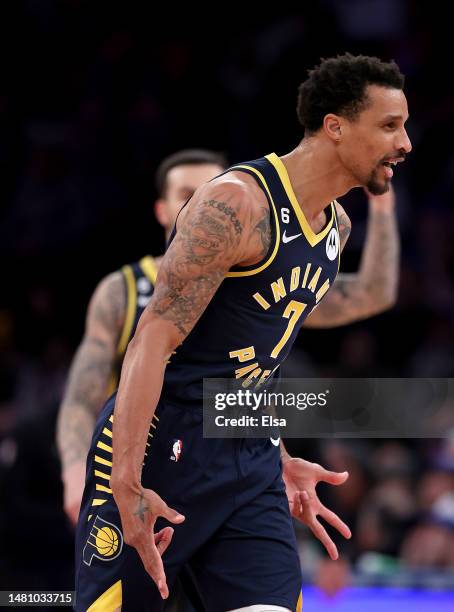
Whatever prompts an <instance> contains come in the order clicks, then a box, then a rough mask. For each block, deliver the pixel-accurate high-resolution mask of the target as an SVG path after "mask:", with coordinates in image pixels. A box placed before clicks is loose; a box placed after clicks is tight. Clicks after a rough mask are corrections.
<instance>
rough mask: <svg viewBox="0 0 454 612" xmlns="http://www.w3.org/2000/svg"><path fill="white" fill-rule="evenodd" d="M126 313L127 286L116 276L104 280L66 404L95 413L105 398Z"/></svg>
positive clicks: (89, 315)
mask: <svg viewBox="0 0 454 612" xmlns="http://www.w3.org/2000/svg"><path fill="white" fill-rule="evenodd" d="M125 311H126V289H125V283H124V280H123V277H122V275H121V274H120V273H115V274H112V275H110V276H108V277H106V278H105V279H104V280H103V281H101V283H100V284H99V285H98V287H97V288H96V290H95V292H94V294H93V297H92V298H91V300H90V305H89V308H88V312H87V318H86V326H85V332H84V336H83V338H82V341H81V343H80V345H79V347H78V349H77V351H76V354H75V356H74V359H73V361H72V364H71V368H70V372H69V380H68V384H67V388H66V392H65V397H64V403H65V404H77V405H82V406H84V407H86V408H87V409H89V410H90V411H95V410H97V408H98V407H99V405H100V404H101V403H102V401H103V400H104V399H105V395H106V389H107V386H108V383H109V378H110V375H111V373H112V369H113V366H114V362H115V357H116V350H117V344H118V339H119V335H120V333H121V328H122V324H123V321H124V316H125Z"/></svg>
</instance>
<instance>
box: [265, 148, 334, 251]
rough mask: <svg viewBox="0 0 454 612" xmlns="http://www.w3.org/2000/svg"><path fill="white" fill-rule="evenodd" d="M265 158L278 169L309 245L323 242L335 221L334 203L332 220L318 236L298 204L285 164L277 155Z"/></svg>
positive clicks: (272, 154)
mask: <svg viewBox="0 0 454 612" xmlns="http://www.w3.org/2000/svg"><path fill="white" fill-rule="evenodd" d="M265 157H266V159H267V160H268V161H269V162H270V163H271V164H273V166H274V167H275V168H276V171H277V173H278V175H279V178H280V179H281V181H282V185H283V186H284V189H285V192H286V194H287V197H288V199H289V200H290V203H291V205H292V207H293V210H294V211H295V214H296V216H297V219H298V221H299V223H300V226H301V229H302V230H303V234H304V235H305V236H306V239H307V241H308V242H309V244H310V245H311V246H315V245H316V244H318V243H319V242H320V240H323V238H325V236H326V235H327V234H328V232H329V230H330V229H331V227H332V225H333V221H334V217H335V215H334V210H333V203H332V202H331V219H330V221H329V223H328V225H327V226H326V227H325V229H323V230H322V231H321V232H320V233H319V234H316V233H315V232H314V230H313V229H312V228H311V226H310V225H309V223H308V221H307V219H306V217H305V216H304V213H303V210H302V208H301V206H300V205H299V204H298V200H297V199H296V195H295V192H294V191H293V187H292V184H291V182H290V177H289V175H288V172H287V168H286V167H285V166H284V163H283V162H282V160H281V159H280V158H279V157H278V156H277V155H276V153H270V154H269V155H265Z"/></svg>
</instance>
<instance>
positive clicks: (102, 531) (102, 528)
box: [83, 516, 123, 565]
mask: <svg viewBox="0 0 454 612" xmlns="http://www.w3.org/2000/svg"><path fill="white" fill-rule="evenodd" d="M122 548H123V535H122V533H121V531H120V530H119V529H118V527H117V526H116V525H113V524H112V523H108V522H107V521H105V520H104V519H102V518H100V517H99V516H96V518H95V520H94V522H93V525H92V527H91V530H90V535H89V536H88V540H87V543H86V544H85V547H84V552H83V559H84V563H85V564H86V565H91V562H92V561H93V557H96V558H97V559H100V560H101V561H113V559H116V558H117V557H118V555H119V554H120V553H121V550H122Z"/></svg>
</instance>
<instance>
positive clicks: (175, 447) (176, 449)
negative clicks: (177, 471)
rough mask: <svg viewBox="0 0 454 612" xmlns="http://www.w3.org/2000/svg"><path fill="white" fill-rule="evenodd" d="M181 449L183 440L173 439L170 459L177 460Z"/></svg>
mask: <svg viewBox="0 0 454 612" xmlns="http://www.w3.org/2000/svg"><path fill="white" fill-rule="evenodd" d="M182 450H183V442H182V441H181V440H177V439H175V440H174V441H173V444H172V455H170V459H171V460H172V461H178V460H179V459H180V456H181V451H182Z"/></svg>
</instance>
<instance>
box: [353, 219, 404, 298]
mask: <svg viewBox="0 0 454 612" xmlns="http://www.w3.org/2000/svg"><path fill="white" fill-rule="evenodd" d="M399 253H400V243H399V233H398V230H397V220H396V215H395V213H394V211H387V212H384V211H379V210H371V211H370V212H369V222H368V228H367V237H366V246H365V248H364V252H363V256H362V259H361V266H360V271H359V276H360V279H361V283H362V286H363V287H364V290H365V291H366V292H367V294H368V296H369V297H370V301H371V303H375V304H376V305H378V307H379V308H380V309H384V308H388V307H389V306H391V305H392V304H393V303H394V302H395V300H396V298H397V286H398V280H399Z"/></svg>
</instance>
